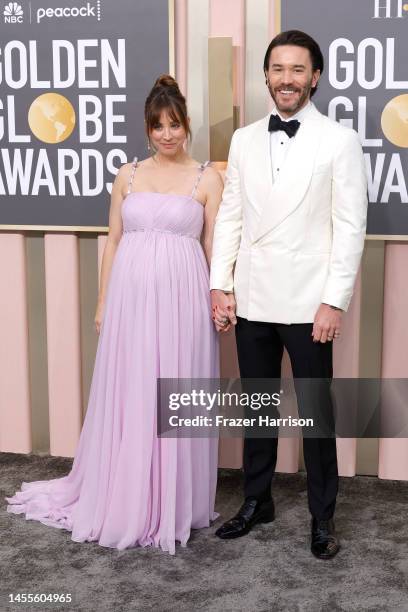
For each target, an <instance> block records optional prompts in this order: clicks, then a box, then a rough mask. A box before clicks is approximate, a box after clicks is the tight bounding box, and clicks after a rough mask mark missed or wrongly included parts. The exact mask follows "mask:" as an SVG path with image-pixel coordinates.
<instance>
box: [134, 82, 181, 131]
mask: <svg viewBox="0 0 408 612" xmlns="http://www.w3.org/2000/svg"><path fill="white" fill-rule="evenodd" d="M162 111H166V112H167V113H168V115H169V117H170V118H171V119H172V120H173V121H177V122H179V123H181V125H182V126H183V128H184V129H185V131H186V135H187V138H189V139H190V138H191V130H190V124H189V121H188V114H187V105H186V99H185V97H184V96H183V94H182V93H181V91H180V88H179V86H178V83H177V81H176V80H175V79H173V77H172V76H170V75H169V74H162V75H161V76H159V78H158V79H157V80H156V82H155V84H154V85H153V87H152V90H151V92H150V93H149V95H148V96H147V98H146V102H145V111H144V114H145V122H146V133H147V137H148V138H149V136H150V132H151V131H152V130H153V128H154V126H155V125H157V124H158V123H159V122H160V115H161V113H162Z"/></svg>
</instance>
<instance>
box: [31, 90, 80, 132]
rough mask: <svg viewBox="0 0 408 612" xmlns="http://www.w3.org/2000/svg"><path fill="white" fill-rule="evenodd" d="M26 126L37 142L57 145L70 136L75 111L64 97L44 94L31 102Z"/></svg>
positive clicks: (51, 93)
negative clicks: (27, 125)
mask: <svg viewBox="0 0 408 612" xmlns="http://www.w3.org/2000/svg"><path fill="white" fill-rule="evenodd" d="M28 124H29V126H30V129H31V131H32V133H33V134H34V136H36V137H37V138H38V140H41V141H42V142H46V143H49V144H57V143H59V142H63V141H64V140H66V139H67V138H69V136H71V134H72V131H73V129H74V127H75V110H74V107H73V106H72V104H71V102H70V101H69V100H67V98H65V97H64V96H61V95H60V94H57V93H54V92H50V93H45V94H42V95H41V96H38V98H36V99H35V100H34V101H33V102H32V104H31V106H30V109H29V111H28Z"/></svg>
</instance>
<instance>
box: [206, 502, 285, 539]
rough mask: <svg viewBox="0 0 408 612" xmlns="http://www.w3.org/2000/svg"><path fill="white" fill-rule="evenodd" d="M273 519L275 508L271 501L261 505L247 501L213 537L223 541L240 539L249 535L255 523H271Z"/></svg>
mask: <svg viewBox="0 0 408 612" xmlns="http://www.w3.org/2000/svg"><path fill="white" fill-rule="evenodd" d="M274 518H275V507H274V504H273V500H272V499H271V500H270V501H267V502H263V503H261V502H259V501H258V500H256V499H248V500H246V501H245V502H244V503H243V504H242V506H241V508H240V509H239V510H238V512H237V514H236V515H235V516H234V517H233V518H232V519H230V520H229V521H227V522H226V523H224V524H223V525H221V527H219V528H218V529H217V531H216V532H215V535H216V536H218V537H219V538H222V539H223V540H232V539H233V538H240V537H241V536H244V535H246V534H247V533H249V532H250V531H251V529H252V527H253V526H254V525H256V524H257V523H271V522H272V521H273V520H274Z"/></svg>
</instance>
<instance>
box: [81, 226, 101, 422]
mask: <svg viewBox="0 0 408 612" xmlns="http://www.w3.org/2000/svg"><path fill="white" fill-rule="evenodd" d="M97 241H98V238H97V236H95V234H81V235H80V236H79V238H78V242H79V308H80V334H81V376H82V386H81V392H82V415H83V417H84V416H85V413H86V408H87V405H88V399H89V390H90V386H91V381H92V373H93V368H94V363H95V355H96V347H97V345H98V335H97V333H96V332H95V330H94V318H95V308H96V302H97V298H98V252H97V246H98V245H97Z"/></svg>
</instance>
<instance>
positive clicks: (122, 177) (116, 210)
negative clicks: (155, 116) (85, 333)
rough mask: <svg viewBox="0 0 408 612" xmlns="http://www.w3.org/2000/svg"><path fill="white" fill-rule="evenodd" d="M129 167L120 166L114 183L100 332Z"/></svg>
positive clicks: (97, 315) (98, 318)
mask: <svg viewBox="0 0 408 612" xmlns="http://www.w3.org/2000/svg"><path fill="white" fill-rule="evenodd" d="M129 167H130V164H124V165H123V166H122V167H121V168H120V170H119V172H118V174H117V175H116V178H115V180H114V183H113V185H112V193H111V203H110V209H109V233H108V238H107V240H106V244H105V248H104V251H103V257H102V266H101V277H100V282H99V293H98V303H97V307H96V313H95V320H94V323H95V330H96V332H97V333H98V334H99V332H100V329H101V325H102V319H103V311H104V306H105V298H106V291H107V288H108V283H109V277H110V272H111V268H112V264H113V259H114V257H115V253H116V249H117V248H118V244H119V240H120V239H121V237H122V231H123V226H122V213H121V208H122V201H123V197H124V195H123V194H124V193H125V189H126V186H127V182H128V174H129V172H130V170H129Z"/></svg>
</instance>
